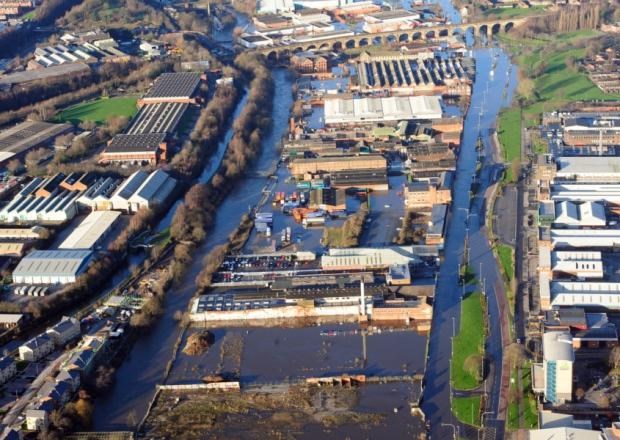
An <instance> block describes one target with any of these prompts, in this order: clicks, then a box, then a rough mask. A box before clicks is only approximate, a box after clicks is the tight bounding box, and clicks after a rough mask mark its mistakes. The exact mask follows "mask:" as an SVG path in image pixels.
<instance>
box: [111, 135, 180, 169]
mask: <svg viewBox="0 0 620 440" xmlns="http://www.w3.org/2000/svg"><path fill="white" fill-rule="evenodd" d="M166 136H167V135H166V133H142V134H117V135H116V136H114V137H113V138H112V140H111V141H110V142H109V143H108V146H107V147H106V148H105V150H104V151H103V152H102V153H101V155H100V156H99V162H100V163H114V162H130V163H136V164H150V165H155V164H157V163H159V162H161V161H165V160H167V150H168V144H167V142H166Z"/></svg>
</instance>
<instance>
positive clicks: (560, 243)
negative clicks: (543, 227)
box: [551, 229, 620, 248]
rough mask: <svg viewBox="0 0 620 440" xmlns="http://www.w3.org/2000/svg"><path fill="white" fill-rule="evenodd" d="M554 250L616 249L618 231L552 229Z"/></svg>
mask: <svg viewBox="0 0 620 440" xmlns="http://www.w3.org/2000/svg"><path fill="white" fill-rule="evenodd" d="M551 244H552V245H553V247H554V248H616V247H619V246H620V229H552V230H551Z"/></svg>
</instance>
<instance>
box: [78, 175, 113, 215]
mask: <svg viewBox="0 0 620 440" xmlns="http://www.w3.org/2000/svg"><path fill="white" fill-rule="evenodd" d="M122 182H123V180H122V179H116V178H114V177H106V178H104V179H99V180H98V181H97V182H95V183H94V184H93V185H92V186H91V187H90V188H88V189H87V190H86V191H85V192H84V193H83V194H82V195H81V196H80V197H79V198H78V200H77V201H78V204H79V205H81V206H85V207H87V208H90V209H91V210H93V211H99V210H108V209H112V201H111V200H110V197H111V196H112V194H113V193H114V191H115V190H116V188H118V186H119V185H120V184H121V183H122Z"/></svg>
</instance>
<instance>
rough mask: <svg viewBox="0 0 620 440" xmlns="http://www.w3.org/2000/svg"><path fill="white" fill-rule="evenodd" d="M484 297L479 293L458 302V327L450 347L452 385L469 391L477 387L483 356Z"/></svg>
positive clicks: (479, 380)
mask: <svg viewBox="0 0 620 440" xmlns="http://www.w3.org/2000/svg"><path fill="white" fill-rule="evenodd" d="M483 307H484V297H483V295H482V293H480V292H474V293H471V294H469V295H467V296H466V297H465V298H464V299H463V301H462V302H461V327H460V330H459V333H458V334H457V335H456V336H455V337H454V340H453V344H452V367H451V370H450V376H451V379H452V386H453V387H454V388H456V389H460V390H471V389H473V388H476V387H477V386H478V385H480V382H481V378H480V366H481V361H482V356H483V355H484V339H485V323H484V309H483Z"/></svg>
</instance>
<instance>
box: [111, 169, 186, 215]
mask: <svg viewBox="0 0 620 440" xmlns="http://www.w3.org/2000/svg"><path fill="white" fill-rule="evenodd" d="M176 184H177V181H176V180H175V179H174V178H172V177H170V176H169V175H168V174H166V172H164V171H162V170H156V171H153V172H152V173H151V174H149V173H147V172H145V171H142V170H140V171H136V172H135V173H133V174H132V175H131V176H129V177H128V178H127V179H126V180H125V181H124V182H123V183H122V184H121V185H120V186H119V187H118V188H117V189H116V191H115V192H114V194H112V196H111V197H110V201H111V203H112V208H113V209H118V210H122V211H126V212H136V211H138V210H139V209H141V208H153V207H156V206H159V205H161V204H163V203H164V202H165V201H166V199H167V198H168V197H169V196H170V194H171V193H172V191H173V190H174V188H175V186H176Z"/></svg>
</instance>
